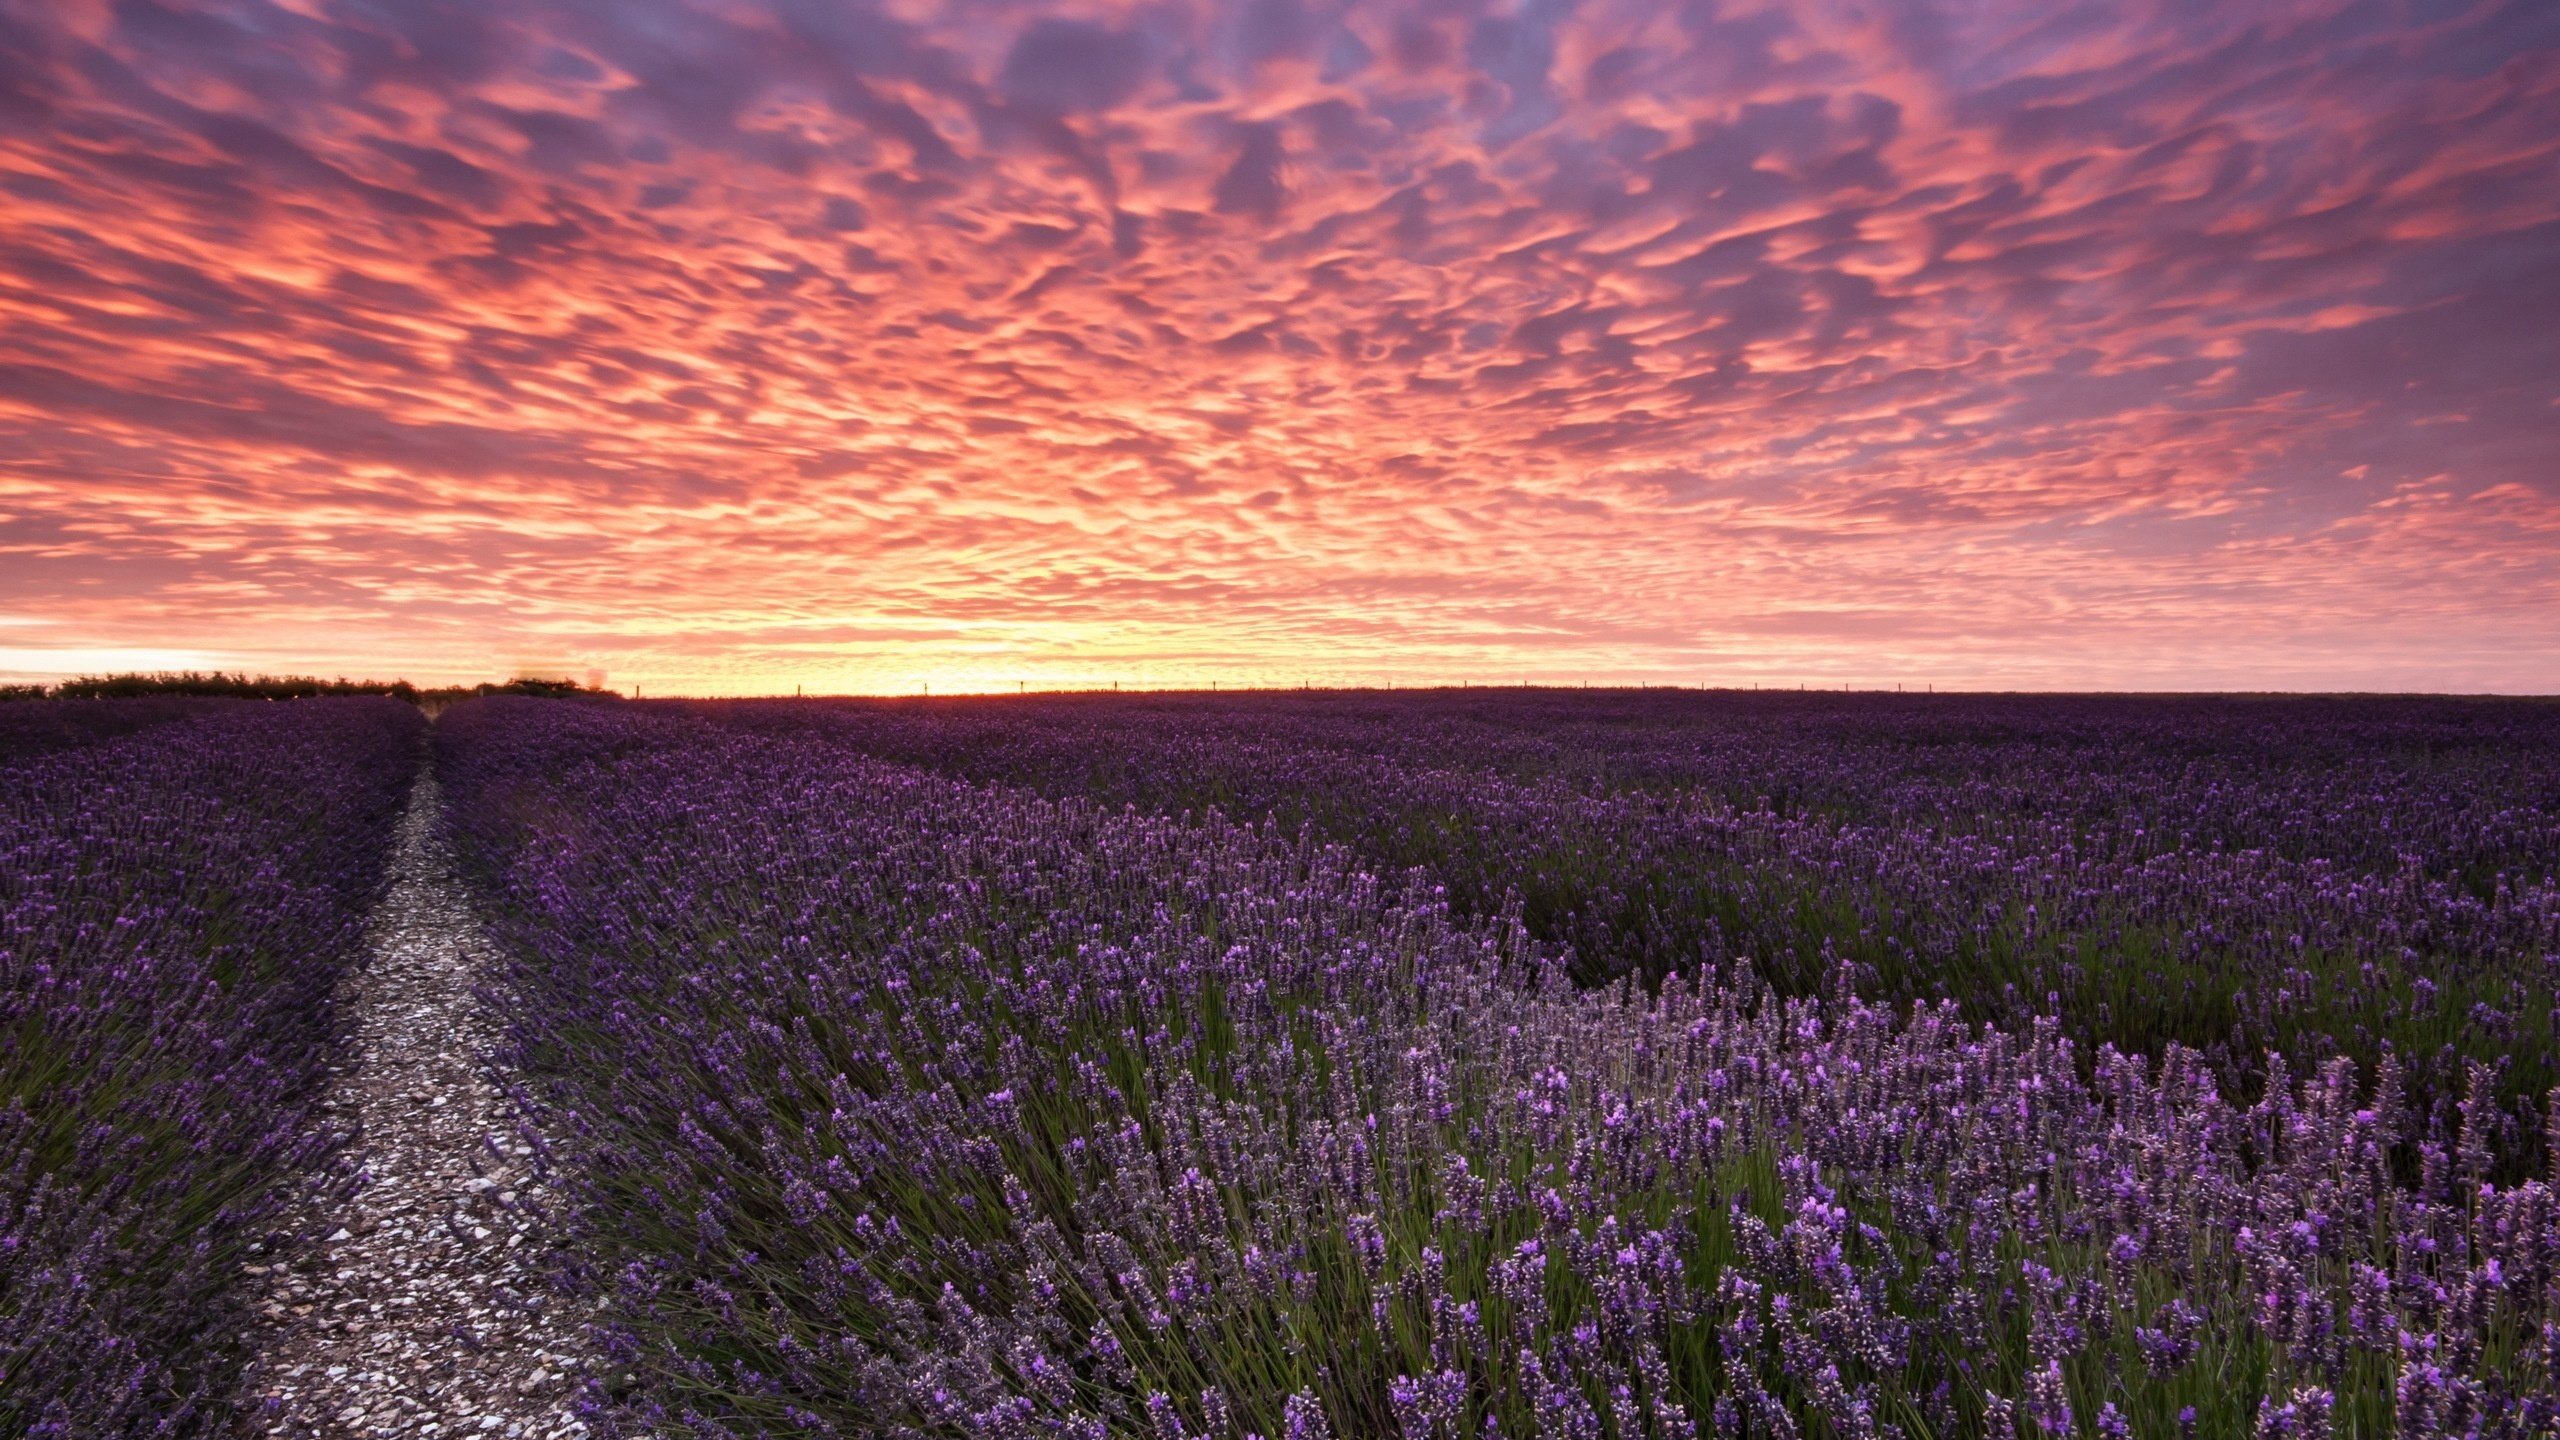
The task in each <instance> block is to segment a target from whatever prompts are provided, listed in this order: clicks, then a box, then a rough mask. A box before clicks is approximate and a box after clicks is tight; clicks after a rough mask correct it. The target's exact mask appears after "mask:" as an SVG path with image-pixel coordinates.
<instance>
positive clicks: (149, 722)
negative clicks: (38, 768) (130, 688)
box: [0, 695, 227, 765]
mask: <svg viewBox="0 0 2560 1440" xmlns="http://www.w3.org/2000/svg"><path fill="white" fill-rule="evenodd" d="M226 703H227V702H224V701H220V700H204V699H199V698H196V697H193V696H175V695H169V696H153V697H151V698H148V699H138V700H45V699H30V700H13V701H10V702H8V703H6V704H0V765H8V764H12V763H14V762H16V761H20V760H25V759H28V758H30V757H33V756H37V755H47V754H51V753H53V752H54V751H57V750H73V749H77V748H79V747H81V746H83V745H96V744H102V743H104V742H106V741H109V740H113V739H115V738H116V737H118V736H120V735H130V734H133V733H135V732H136V731H141V730H148V729H151V728H152V727H154V726H157V725H166V724H169V723H171V722H172V721H177V720H193V719H198V718H201V717H203V716H205V715H209V714H212V713H214V712H216V711H218V710H220V709H222V708H223V707H224V705H225V704H226Z"/></svg>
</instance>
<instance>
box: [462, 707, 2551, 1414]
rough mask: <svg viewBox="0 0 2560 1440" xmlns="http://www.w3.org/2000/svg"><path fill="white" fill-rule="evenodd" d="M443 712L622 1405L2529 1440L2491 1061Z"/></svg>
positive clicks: (635, 731)
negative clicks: (2078, 1012)
mask: <svg viewBox="0 0 2560 1440" xmlns="http://www.w3.org/2000/svg"><path fill="white" fill-rule="evenodd" d="M439 731H440V736H439V743H440V745H441V747H442V751H441V763H442V765H443V767H444V769H443V773H444V774H445V775H446V776H447V777H448V780H447V783H448V787H449V788H448V794H449V796H450V797H451V799H452V803H453V809H452V811H451V814H452V816H453V823H454V825H455V827H456V835H457V839H458V840H459V841H460V843H461V844H462V846H463V848H464V850H465V852H466V853H467V854H468V855H469V856H471V857H472V858H473V863H474V864H475V865H476V866H477V867H478V868H479V872H480V875H481V878H482V880H483V881H484V882H485V883H486V884H487V885H488V886H489V888H490V894H491V897H492V900H493V902H494V908H495V912H496V915H497V920H498V926H497V928H498V931H499V933H500V936H501V938H502V941H503V943H504V946H505V948H506V950H507V952H508V954H509V956H510V960H509V962H508V963H509V968H508V970H507V972H506V974H505V976H504V980H503V989H504V990H505V992H506V998H507V1000H508V1002H509V1003H508V1006H507V1009H508V1013H510V1014H511V1015H513V1016H514V1017H515V1024H514V1030H513V1043H514V1045H515V1047H516V1048H517V1050H518V1052H519V1059H520V1060H521V1062H522V1063H523V1064H524V1065H525V1066H526V1067H527V1071H528V1073H529V1074H530V1075H532V1076H533V1077H535V1078H534V1080H533V1082H532V1094H531V1097H530V1098H532V1099H533V1101H534V1102H535V1103H536V1105H537V1106H538V1108H539V1109H540V1110H541V1111H542V1113H543V1114H544V1115H545V1117H546V1119H547V1121H548V1126H549V1129H550V1130H551V1132H552V1133H553V1134H555V1135H557V1136H559V1137H561V1145H562V1150H561V1152H560V1153H559V1154H557V1155H555V1156H554V1157H553V1158H554V1161H555V1163H557V1164H558V1165H560V1166H561V1167H562V1169H563V1171H564V1175H565V1178H566V1179H567V1180H568V1182H569V1184H570V1187H571V1190H572V1192H573V1193H574V1194H576V1195H577V1196H578V1197H579V1198H580V1200H581V1202H582V1204H583V1206H584V1213H585V1217H586V1219H585V1231H584V1236H583V1239H584V1252H585V1254H586V1256H587V1262H586V1263H587V1266H588V1269H587V1271H586V1274H585V1280H586V1282H587V1283H588V1284H589V1285H590V1286H591V1287H592V1288H593V1289H594V1291H595V1292H596V1293H597V1295H598V1296H599V1297H600V1299H601V1300H602V1301H603V1304H604V1311H603V1313H604V1315H605V1320H604V1322H603V1324H604V1335H603V1337H602V1338H603V1342H604V1345H605V1349H606V1351H607V1353H608V1354H609V1355H611V1356H612V1357H614V1359H615V1360H616V1361H617V1362H618V1363H619V1365H620V1366H621V1367H623V1368H624V1370H625V1371H626V1372H627V1375H626V1376H625V1378H624V1380H623V1381H622V1382H621V1383H619V1384H617V1385H616V1386H615V1387H614V1388H613V1389H612V1390H611V1391H610V1392H607V1393H600V1394H599V1395H597V1396H596V1397H595V1402H594V1403H595V1404H596V1406H597V1414H596V1417H595V1418H596V1419H597V1421H598V1423H599V1424H600V1425H602V1426H604V1427H605V1428H606V1429H607V1430H609V1431H614V1430H618V1431H620V1432H621V1433H627V1434H640V1433H654V1434H686V1435H700V1436H725V1435H765V1434H774V1435H843V1434H864V1435H872V1434H887V1435H915V1436H922V1435H946V1436H968V1437H979V1436H983V1437H991V1440H993V1437H1002V1440H1027V1437H1048V1436H1060V1437H1086V1436H1091V1437H1100V1436H1104V1435H1120V1434H1129V1435H1151V1436H1155V1437H1159V1440H1191V1437H1210V1436H1215V1437H1229V1436H1248V1435H1250V1436H1260V1437H1266V1440H1279V1437H1286V1440H1314V1437H1320V1436H1339V1437H1346V1440H1348V1437H1369V1436H1390V1435H1393V1436H1400V1437H1410V1440H1423V1437H1448V1440H1459V1437H1468V1440H1474V1437H1492V1436H1500V1435H1506V1434H1508V1435H1527V1434H1555V1435H1564V1436H1577V1437H1594V1440H1597V1437H1613V1440H1632V1437H1636V1436H1648V1437H1651V1436H1663V1437H1683V1440H1686V1437H1694V1436H1698V1435H1701V1434H1710V1435H1754V1436H1784V1437H1796V1436H1803V1437H1833V1436H1838V1437H1861V1440H1863V1437H1886V1436H1918V1435H1924V1434H1926V1435H1958V1434H1962V1435H1994V1436H2003V1437H2005V1436H2011V1435H2020V1436H2066V1435H2068V1436H2078V1435H2096V1436H2104V1437H2114V1436H2121V1435H2132V1434H2141V1435H2146V1436H2147V1435H2161V1436H2169V1435H2178V1436H2190V1435H2192V1436H2214V1437H2221V1436H2233V1437H2236V1436H2243V1435H2302V1436H2331V1435H2336V1436H2375V1435H2392V1434H2396V1435H2403V1436H2412V1437H2416V1436H2435V1435H2452V1434H2463V1435H2482V1436H2526V1435H2547V1434H2550V1433H2552V1431H2553V1430H2554V1428H2555V1427H2556V1426H2560V1410H2555V1409H2554V1407H2553V1401H2552V1398H2551V1397H2552V1396H2553V1395H2554V1394H2555V1393H2560V1273H2555V1272H2556V1271H2560V1202H2555V1196H2554V1192H2553V1189H2552V1186H2551V1184H2550V1182H2548V1181H2546V1180H2542V1179H2533V1180H2522V1179H2510V1180H2505V1181H2501V1180H2499V1179H2498V1178H2496V1177H2497V1176H2498V1175H2499V1174H2500V1173H2501V1172H2502V1171H2503V1170H2508V1169H2511V1168H2512V1164H2511V1161H2510V1159H2509V1157H2508V1156H2507V1155H2505V1154H2503V1153H2502V1152H2503V1151H2504V1150H2505V1149H2506V1148H2507V1147H2509V1146H2511V1145H2512V1144H2513V1143H2515V1141H2516V1137H2514V1136H2513V1135H2511V1134H2506V1133H2504V1132H2502V1130H2501V1127H2500V1125H2499V1123H2498V1121H2499V1116H2498V1112H2497V1107H2496V1106H2495V1105H2494V1104H2493V1103H2492V1100H2491V1077H2490V1076H2489V1074H2488V1072H2487V1071H2486V1069H2485V1068H2482V1067H2473V1068H2472V1069H2471V1070H2470V1071H2469V1072H2468V1074H2467V1076H2466V1082H2467V1085H2468V1089H2467V1090H2466V1091H2465V1092H2463V1094H2462V1096H2461V1097H2460V1098H2459V1099H2458V1100H2457V1102H2456V1103H2455V1104H2454V1105H2452V1106H2450V1107H2447V1108H2444V1109H2442V1110H2436V1109H2431V1108H2428V1107H2422V1106H2417V1105H2413V1104H2412V1103H2411V1101H2410V1099H2409V1095H2408V1092H2407V1088H2406V1083H2405V1073H2404V1071H2403V1070H2402V1068H2401V1067H2400V1066H2399V1065H2398V1064H2397V1062H2396V1061H2388V1060H2387V1061H2385V1062H2384V1063H2382V1064H2381V1065H2380V1066H2379V1067H2378V1069H2377V1070H2376V1071H2375V1072H2372V1073H2367V1072H2364V1071H2360V1070H2359V1069H2358V1068H2357V1067H2356V1066H2355V1065H2354V1064H2353V1063H2352V1062H2348V1061H2344V1060H2337V1061H2332V1062H2330V1063H2327V1064H2323V1065H2321V1066H2319V1067H2317V1068H2316V1069H2315V1070H2311V1071H2295V1070H2292V1069H2290V1068H2289V1067H2287V1066H2285V1065H2284V1064H2283V1063H2282V1062H2280V1061H2279V1062H2277V1063H2276V1065H2275V1066H2274V1068H2273V1070H2272V1073H2271V1074H2270V1075H2269V1076H2268V1078H2267V1080H2266V1083H2265V1084H2264V1086H2263V1093H2262V1095H2261V1096H2260V1097H2259V1098H2258V1099H2256V1100H2254V1101H2252V1102H2250V1103H2247V1104H2241V1103H2236V1102H2235V1101H2233V1100H2231V1099H2229V1098H2226V1097H2225V1095H2224V1094H2223V1093H2222V1092H2221V1090H2220V1088H2219V1086H2218V1084H2217V1081H2216V1077H2215V1075H2214V1074H2213V1071H2212V1069H2211V1067H2210V1066H2209V1065H2207V1064H2206V1063H2205V1062H2204V1060H2203V1059H2202V1057H2201V1056H2199V1055H2198V1054H2197V1053H2195V1052H2193V1051H2191V1050H2189V1049H2187V1048H2185V1047H2183V1046H2181V1045H2178V1044H2176V1043H2174V1042H2171V1043H2169V1044H2167V1045H2165V1046H2164V1047H2163V1048H2162V1050H2161V1052H2160V1054H2159V1055H2158V1056H2157V1057H2156V1058H2146V1057H2141V1056H2135V1055H2129V1054H2126V1053H2123V1052H2121V1051H2118V1050H2116V1049H2113V1048H2111V1047H2100V1048H2098V1049H2096V1050H2094V1051H2090V1050H2086V1049H2083V1048H2082V1047H2080V1046H2078V1045H2076V1044H2075V1043H2074V1042H2073V1041H2072V1040H2071V1039H2070V1038H2069V1037H2068V1036H2067V1035H2066V1034H2065V1033H2064V1031H2063V1029H2062V1027H2060V1026H2059V1025H2057V1024H2055V1023H2053V1022H2051V1021H2049V1020H2048V1021H2043V1022H2031V1023H2029V1024H2027V1025H2025V1026H2022V1027H2020V1028H2017V1029H2015V1030H2006V1029H2000V1028H1995V1027H1985V1026H1978V1025H1975V1024H1972V1023H1969V1022H1968V1021H1967V1020H1965V1019H1964V1018H1963V1017H1962V1016H1961V1015H1960V1014H1959V1013H1958V1012H1957V1010H1956V1009H1955V1007H1953V1006H1951V1005H1944V1004H1941V1005H1927V1004H1913V1005H1909V1006H1885V1005H1876V1004H1870V1003H1868V1002H1865V1001H1862V1000H1860V999H1858V998H1856V997H1855V996H1854V995H1850V994H1840V995H1835V996H1828V997H1821V996H1817V997H1798V998H1786V997H1782V996H1780V995H1778V994H1776V993H1775V992H1773V991H1772V990H1770V989H1769V987H1767V986H1766V985H1765V984H1764V983H1762V982H1761V981H1759V980H1758V979H1757V978H1756V977H1755V976H1754V975H1753V974H1752V972H1751V970H1750V969H1749V967H1747V966H1744V965H1721V964H1719V965H1712V966H1700V967H1695V968H1693V969H1691V970H1689V971H1687V972H1684V973H1682V974H1678V975H1674V976H1672V977H1670V978H1669V979H1667V980H1666V981H1664V982H1663V983H1662V984H1661V985H1660V986H1659V987H1658V988H1656V989H1652V990H1648V989H1647V988H1646V987H1642V986H1637V985H1634V984H1631V983H1619V984H1616V985H1612V986H1607V987H1600V988H1580V987H1576V986H1574V985H1572V984H1570V983H1568V982H1567V980H1566V977H1565V974H1564V956H1563V954H1562V952H1560V951H1559V950H1557V949H1555V948H1554V947H1551V946H1548V945H1545V944H1542V943H1541V942H1539V941H1538V940H1537V939H1535V938H1534V937H1533V936H1531V935H1529V934H1528V933H1527V932H1526V931H1525V930H1524V929H1523V928H1522V927H1521V926H1520V925H1519V924H1518V922H1517V918H1516V916H1511V917H1503V916H1493V917H1484V916H1477V917H1472V918H1470V917H1461V916H1459V915H1458V914H1456V913H1455V912H1454V911H1453V910H1452V909H1451V907H1450V906H1449V904H1448V902H1447V896H1446V893H1445V891H1444V890H1442V889H1439V888H1436V887H1434V886H1433V885H1432V884H1431V881H1430V878H1429V876H1428V875H1427V874H1424V873H1414V874H1408V875H1405V876H1400V877H1399V876H1382V875H1380V874H1378V873H1375V872H1373V871H1371V870H1369V869H1366V868H1364V865H1363V862H1362V861H1361V859H1360V858H1359V857H1358V856H1357V855H1356V854H1355V853H1354V852H1352V851H1350V850H1348V849H1345V848H1342V847H1338V846H1331V845H1325V844H1320V843H1317V842H1316V841H1314V840H1313V839H1311V838H1307V837H1304V836H1301V837H1297V838H1289V837H1286V836H1284V835H1282V834H1280V833H1278V832H1275V831H1271V830H1262V829H1255V828H1250V827H1241V826H1237V825H1233V824H1230V823H1228V822H1226V821H1224V820H1222V819H1220V818H1217V817H1215V816H1211V817H1206V818H1201V819H1189V820H1186V819H1181V818H1168V817H1165V816H1163V815H1159V814H1148V813H1143V812H1136V811H1128V810H1119V811H1114V810H1106V809H1103V808H1099V807H1095V806H1092V805H1089V804H1086V803H1083V802H1081V801H1075V800H1069V801H1064V802H1053V801H1049V800H1045V799H1041V798H1038V797H1035V796H1032V795H1030V794H1028V793H1026V792H1024V791H1021V790H1019V789H1011V788H1002V787H982V786H972V785H968V784H964V783H958V782H955V781H953V780H950V779H947V778H942V777H938V776H935V775H931V774H928V773H923V772H920V771H917V770H915V769H912V768H908V767H902V766H896V765H890V764H885V763H881V762H877V761H873V760H870V759H867V758H863V757H860V756H857V755H853V754H850V753H848V752H847V751H846V750H845V749H844V748H843V747H840V746H828V745H824V744H819V743H812V742H809V741H806V740H795V739H789V738H775V737H771V736H759V735H752V734H747V733H742V732H741V731H739V730H736V729H725V728H720V727H715V726H712V725H708V724H704V723H701V722H699V721H695V720H691V719H687V718H684V717H679V716H673V715H666V714H658V715H652V714H649V713H646V712H643V711H641V710H639V709H638V708H637V707H628V706H623V707H610V706H584V705H557V704H552V705H545V704H541V703H536V702H515V703H506V702H477V703H474V704H471V705H466V706H463V707H460V708H457V709H456V710H454V711H451V712H449V713H448V714H447V716H446V718H445V720H444V722H443V723H442V725H441V726H440V727H439ZM580 757H586V758H580ZM2555 1103H2560V1101H2555ZM2537 1114H2538V1115H2541V1116H2542V1117H2543V1119H2544V1121H2545V1123H2548V1114H2547V1112H2545V1111H2543V1110H2542V1109H2541V1107H2537Z"/></svg>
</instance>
